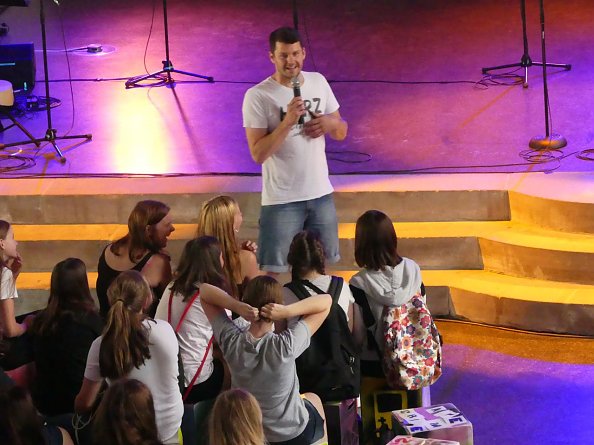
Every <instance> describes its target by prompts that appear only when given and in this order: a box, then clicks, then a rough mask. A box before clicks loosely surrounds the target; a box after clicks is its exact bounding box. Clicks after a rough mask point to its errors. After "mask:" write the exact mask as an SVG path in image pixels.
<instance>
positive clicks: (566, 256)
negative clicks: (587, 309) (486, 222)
mask: <svg viewBox="0 0 594 445" xmlns="http://www.w3.org/2000/svg"><path fill="white" fill-rule="evenodd" d="M480 248H481V252H482V258H483V262H484V266H485V269H486V270H490V271H493V272H499V273H503V274H506V275H511V276H516V277H527V278H536V279H539V280H550V281H562V282H570V283H579V284H594V273H593V272H592V267H593V266H594V252H592V253H584V252H567V251H563V250H547V249H538V248H532V247H524V246H516V245H511V244H504V243H499V242H496V241H490V240H486V239H481V240H480ZM593 302H594V295H593Z"/></svg>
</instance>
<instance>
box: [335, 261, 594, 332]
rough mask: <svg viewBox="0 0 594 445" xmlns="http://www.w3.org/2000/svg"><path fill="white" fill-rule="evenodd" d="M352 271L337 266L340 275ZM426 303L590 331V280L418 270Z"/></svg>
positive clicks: (454, 312)
mask: <svg viewBox="0 0 594 445" xmlns="http://www.w3.org/2000/svg"><path fill="white" fill-rule="evenodd" d="M354 273H355V271H338V272H337V274H340V275H341V276H343V277H344V278H345V279H350V277H351V276H352V275H353V274H354ZM422 275H423V281H424V283H425V285H426V286H427V297H428V301H429V307H430V309H431V311H432V313H433V314H434V315H436V316H439V315H444V316H454V317H459V318H463V319H468V320H471V321H475V322H480V323H487V324H491V325H496V326H507V327H513V328H520V329H526V330H533V331H543V332H556V333H571V334H577V335H588V336H594V323H592V320H594V286H592V285H583V284H574V283H560V282H551V281H544V280H536V279H531V278H518V277H510V276H507V275H503V274H498V273H494V272H488V271H483V270H448V271H444V270H424V271H423V272H422Z"/></svg>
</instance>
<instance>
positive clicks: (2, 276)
mask: <svg viewBox="0 0 594 445" xmlns="http://www.w3.org/2000/svg"><path fill="white" fill-rule="evenodd" d="M0 255H1V257H0V334H1V335H2V336H3V337H4V339H5V340H6V343H7V345H8V346H7V351H6V352H5V353H4V354H3V355H2V356H1V357H0V367H2V369H4V370H5V371H10V370H13V369H15V368H18V367H19V366H22V365H24V364H26V363H29V362H31V361H33V346H32V344H31V338H30V336H29V335H28V333H27V325H28V324H29V323H30V321H31V317H27V318H26V319H25V321H24V322H23V323H17V321H16V319H15V314H14V302H15V300H16V299H17V298H18V297H19V294H18V292H17V289H16V279H17V277H18V276H19V273H20V271H21V266H22V262H21V256H20V255H19V253H18V252H17V242H16V241H15V239H14V231H13V229H12V226H11V225H10V223H8V222H6V221H4V220H0Z"/></svg>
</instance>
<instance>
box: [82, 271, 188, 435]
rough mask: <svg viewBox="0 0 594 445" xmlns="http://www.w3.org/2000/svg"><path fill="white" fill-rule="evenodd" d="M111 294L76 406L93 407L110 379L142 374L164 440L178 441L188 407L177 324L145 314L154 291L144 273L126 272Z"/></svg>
mask: <svg viewBox="0 0 594 445" xmlns="http://www.w3.org/2000/svg"><path fill="white" fill-rule="evenodd" d="M107 294H108V297H109V302H110V303H111V309H110V310H109V313H108V316H107V323H106V325H105V329H104V330H103V335H102V336H101V337H99V338H97V339H96V340H95V341H94V342H93V344H92V345H91V349H90V350H89V355H88V357H87V366H86V369H85V376H84V379H83V384H82V387H81V389H80V392H79V393H78V395H77V396H76V399H75V401H74V408H75V411H76V412H77V413H79V414H87V413H88V412H89V411H90V410H91V408H92V407H93V404H94V402H95V399H96V398H97V395H98V394H99V390H100V389H101V385H102V383H103V381H104V380H106V381H107V383H108V384H111V382H113V381H115V380H117V379H120V378H122V377H127V378H134V379H138V380H140V381H141V382H143V383H144V384H145V385H147V386H148V387H149V388H150V389H151V391H152V392H153V398H154V402H155V415H156V420H157V428H158V430H159V437H160V439H161V441H162V442H163V443H164V444H177V443H179V438H178V433H179V428H180V425H181V419H182V416H183V411H184V407H183V403H182V398H181V395H180V393H179V388H178V385H177V375H178V366H177V351H178V344H177V339H176V338H175V334H174V332H173V329H171V326H170V325H169V324H168V323H167V322H164V321H162V320H152V319H149V318H148V317H147V316H146V315H145V311H146V309H147V308H148V307H149V306H150V305H151V302H152V293H151V289H150V287H149V284H148V282H147V281H146V279H145V278H144V277H143V276H142V275H141V274H140V273H139V272H137V271H133V270H129V271H126V272H122V273H121V274H120V275H118V277H117V278H116V279H115V280H114V281H113V283H112V284H111V286H110V287H109V289H108V291H107Z"/></svg>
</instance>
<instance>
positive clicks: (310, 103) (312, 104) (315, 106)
mask: <svg viewBox="0 0 594 445" xmlns="http://www.w3.org/2000/svg"><path fill="white" fill-rule="evenodd" d="M303 104H304V105H305V111H306V113H305V116H304V117H305V120H312V119H313V115H312V113H315V114H322V108H321V104H322V99H321V98H319V97H314V98H313V99H311V100H309V99H305V100H304V101H303ZM286 114H287V112H286V111H285V110H284V109H283V107H280V120H281V121H282V120H283V119H284V118H285V116H286Z"/></svg>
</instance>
